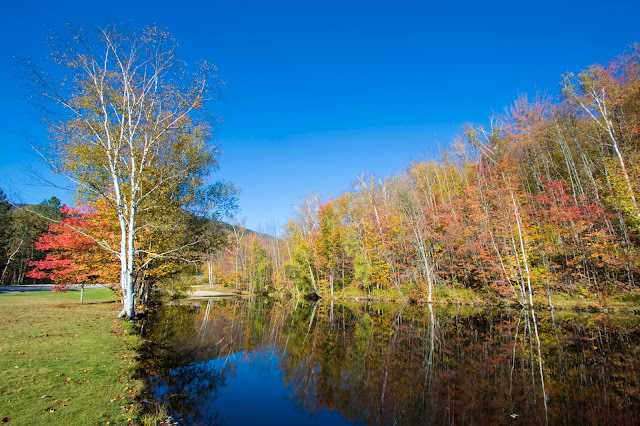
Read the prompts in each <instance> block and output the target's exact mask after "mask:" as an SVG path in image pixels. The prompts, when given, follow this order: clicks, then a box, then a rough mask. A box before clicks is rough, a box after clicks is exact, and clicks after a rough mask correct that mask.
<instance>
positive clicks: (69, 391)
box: [0, 289, 140, 425]
mask: <svg viewBox="0 0 640 426" xmlns="http://www.w3.org/2000/svg"><path fill="white" fill-rule="evenodd" d="M84 299H85V303H83V304H80V303H79V300H80V292H79V291H69V292H66V293H50V292H33V293H20V294H4V295H0V312H2V315H1V316H0V376H1V377H2V380H1V381H0V418H2V419H4V418H8V419H9V423H8V424H11V425H36V424H42V425H44V424H47V425H56V424H58V425H63V424H64V425H72V424H73V425H75V424H83V425H89V424H126V423H130V422H133V421H134V420H133V419H135V416H136V408H135V404H134V401H133V398H132V396H135V395H136V394H137V392H138V391H139V389H140V384H139V383H138V382H136V381H134V380H132V379H131V377H132V374H133V372H134V369H135V349H136V347H137V345H138V343H139V342H138V337H137V336H135V335H133V334H130V333H128V332H127V331H125V325H124V324H127V323H124V322H122V321H120V320H118V319H117V318H116V315H117V313H118V311H119V304H118V303H116V301H115V298H114V296H113V294H112V292H111V291H110V290H107V289H91V290H85V295H84ZM129 419H132V420H129Z"/></svg>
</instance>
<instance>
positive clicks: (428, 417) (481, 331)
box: [142, 299, 640, 425]
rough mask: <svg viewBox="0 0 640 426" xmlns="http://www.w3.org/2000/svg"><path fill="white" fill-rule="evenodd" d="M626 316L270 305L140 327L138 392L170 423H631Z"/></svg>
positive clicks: (634, 381) (634, 413) (634, 328)
mask: <svg viewBox="0 0 640 426" xmlns="http://www.w3.org/2000/svg"><path fill="white" fill-rule="evenodd" d="M639 324H640V321H639V320H638V317H634V316H626V317H625V316H616V315H607V314H586V313H585V314H578V313H575V312H555V314H553V315H552V314H551V313H549V312H546V311H545V312H539V311H535V312H533V311H532V310H523V311H519V310H483V311H478V310H477V309H475V308H473V309H471V308H468V307H466V308H465V307H446V308H441V307H433V308H430V307H429V306H424V305H404V306H403V305H396V304H357V303H352V304H345V305H338V304H335V303H331V302H320V303H315V304H314V303H308V302H300V301H298V302H296V301H284V300H273V299H216V300H202V301H188V302H185V303H182V304H179V305H175V306H164V307H162V308H160V309H159V310H157V311H156V312H155V313H154V314H153V315H152V316H151V317H150V318H149V321H148V322H147V324H146V325H145V330H144V331H145V335H146V338H147V341H148V344H147V348H146V353H145V358H144V360H143V363H142V364H143V375H144V378H145V379H146V382H147V391H148V393H149V395H150V396H151V397H153V398H155V399H156V400H157V401H158V402H160V403H163V404H166V406H167V407H168V409H169V412H170V414H172V416H173V418H174V420H175V421H177V422H178V423H180V424H225V425H245V424H246V425H249V424H255V425H258V424H260V425H271V424H273V425H287V424H295V425H305V424H311V425H340V424H410V425H411V424H479V425H485V424H487V425H488V424H608V425H616V424H640V417H639V416H640V388H639V386H640V328H639Z"/></svg>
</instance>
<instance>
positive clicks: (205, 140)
mask: <svg viewBox="0 0 640 426" xmlns="http://www.w3.org/2000/svg"><path fill="white" fill-rule="evenodd" d="M51 57H52V59H53V67H52V68H53V70H52V72H50V73H47V72H45V71H43V70H41V69H40V68H39V67H38V66H36V65H35V64H34V63H33V62H32V61H31V60H28V59H27V60H25V61H24V67H23V69H24V71H25V80H26V82H27V83H28V84H29V85H30V86H31V87H32V89H33V91H34V93H35V95H36V96H35V100H36V101H37V102H40V103H41V104H44V105H45V106H46V107H48V111H50V112H51V114H49V115H47V117H46V118H47V124H48V126H49V130H50V134H51V138H50V143H49V144H48V145H47V146H42V147H38V150H39V153H40V154H41V156H42V157H43V158H44V159H45V160H46V161H47V163H48V164H49V165H50V166H51V168H52V170H53V171H54V172H55V173H58V174H61V175H63V176H65V177H67V178H68V179H69V181H70V182H71V184H72V186H73V187H74V189H75V191H76V194H77V196H78V198H79V199H81V200H85V201H95V200H98V199H104V200H105V205H106V206H108V208H109V209H111V210H112V211H113V212H114V214H115V216H116V217H117V222H118V227H119V231H118V232H119V238H118V243H117V244H115V245H113V244H110V243H108V242H105V241H102V240H100V239H98V238H96V236H94V235H87V237H88V238H90V239H93V240H94V242H95V243H96V244H98V246H100V247H101V248H102V249H104V250H106V251H107V252H109V253H111V254H112V255H113V256H114V258H117V259H118V261H119V263H120V286H121V291H122V301H123V309H122V312H121V313H120V316H126V317H129V318H131V317H133V316H134V315H135V302H136V282H137V280H138V279H139V277H140V273H141V271H143V270H144V269H145V268H147V267H148V266H149V265H150V264H151V263H153V262H154V261H156V260H159V259H176V258H181V253H182V251H183V249H185V248H187V247H189V246H191V245H195V244H197V242H196V241H190V242H186V243H185V244H182V245H179V246H171V247H166V246H162V245H158V246H157V250H156V247H153V246H152V247H149V246H141V244H140V240H141V236H142V234H143V233H145V232H158V231H161V230H162V229H165V230H171V229H174V228H175V226H176V223H175V221H174V218H176V217H179V216H180V215H181V214H182V212H189V213H194V214H195V213H197V214H210V213H211V212H212V211H214V209H215V208H216V207H217V208H218V210H219V211H220V210H226V209H227V208H230V207H232V206H233V200H234V195H235V190H234V188H233V187H232V186H231V185H229V184H226V183H223V182H216V183H212V182H211V180H210V178H209V177H210V173H211V171H212V170H213V169H215V168H216V167H217V164H218V161H217V156H218V154H219V150H218V148H217V147H216V146H214V145H212V144H211V143H210V142H211V138H212V129H211V121H210V120H209V119H208V117H207V111H206V109H205V105H206V103H207V102H208V101H211V100H213V99H214V97H215V90H216V89H217V87H218V85H219V79H218V78H217V77H216V74H215V71H216V69H215V66H213V65H210V64H207V63H200V64H198V65H197V66H196V67H192V68H188V67H187V66H186V64H185V63H184V62H183V61H182V60H180V59H179V58H178V56H177V49H176V42H175V41H174V39H173V38H172V37H171V35H170V34H169V33H167V32H166V31H165V30H163V29H160V28H157V27H153V26H152V27H145V28H143V29H140V30H136V29H123V28H119V27H116V26H107V27H102V28H98V29H97V30H96V31H95V33H93V34H87V33H85V32H84V31H82V30H80V29H77V28H74V27H72V26H68V28H67V31H66V32H65V33H64V34H62V35H57V36H55V37H54V38H52V40H51Z"/></svg>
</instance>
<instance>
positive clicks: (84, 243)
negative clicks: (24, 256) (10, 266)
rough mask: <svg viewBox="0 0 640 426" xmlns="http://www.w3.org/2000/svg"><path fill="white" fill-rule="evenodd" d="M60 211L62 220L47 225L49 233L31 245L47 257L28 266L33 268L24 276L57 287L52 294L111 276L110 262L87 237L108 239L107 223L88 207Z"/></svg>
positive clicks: (102, 216)
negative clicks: (97, 236) (44, 280)
mask: <svg viewBox="0 0 640 426" xmlns="http://www.w3.org/2000/svg"><path fill="white" fill-rule="evenodd" d="M60 210H61V212H62V213H64V215H65V218H64V219H62V220H61V221H60V222H58V223H50V224H49V231H48V232H46V233H44V234H42V236H41V237H40V239H39V240H38V241H36V242H35V244H34V246H35V248H36V249H38V250H44V251H45V252H46V253H47V254H46V257H45V258H44V259H43V260H38V261H33V262H30V263H29V265H30V266H33V267H34V268H33V269H32V270H31V271H29V273H28V274H27V276H29V277H31V278H39V279H44V278H47V279H50V280H51V281H53V282H54V283H56V286H55V287H54V288H53V291H54V292H55V291H65V290H66V289H67V288H68V287H69V286H71V285H73V284H83V283H85V284H86V283H90V282H96V280H98V279H102V280H103V282H105V281H104V280H105V279H108V277H109V276H110V275H112V269H113V262H112V259H109V258H108V253H107V252H106V251H104V250H103V249H102V248H100V247H98V244H97V243H96V242H95V240H93V239H92V238H89V237H88V236H87V235H92V236H94V238H95V236H96V235H100V236H103V237H106V238H108V237H109V228H110V224H109V222H108V219H107V218H106V217H105V216H104V215H101V214H100V212H99V211H98V210H97V209H94V208H91V207H83V208H81V209H74V208H71V207H68V206H63V207H62V208H61V209H60ZM83 234H86V235H83Z"/></svg>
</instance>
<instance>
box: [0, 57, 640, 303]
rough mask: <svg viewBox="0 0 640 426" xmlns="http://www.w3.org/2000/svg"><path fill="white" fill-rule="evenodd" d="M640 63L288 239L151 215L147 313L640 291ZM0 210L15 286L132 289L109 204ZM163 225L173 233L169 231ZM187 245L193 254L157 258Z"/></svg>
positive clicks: (348, 203)
mask: <svg viewBox="0 0 640 426" xmlns="http://www.w3.org/2000/svg"><path fill="white" fill-rule="evenodd" d="M639 49H640V48H639V47H638V46H636V47H635V48H633V49H631V50H630V51H629V52H627V53H625V54H623V55H621V56H619V57H617V58H616V59H615V60H613V61H611V62H610V63H607V64H603V65H593V66H591V67H589V68H588V69H586V70H584V71H582V72H581V73H579V74H576V75H574V74H569V75H566V76H564V77H563V79H562V81H561V91H560V93H559V94H558V95H557V96H545V95H538V96H537V97H536V98H535V99H528V98H527V97H526V96H521V97H520V98H518V99H517V100H516V101H515V102H514V103H513V104H512V105H511V106H510V107H509V108H508V110H506V111H505V113H504V114H502V115H500V116H495V117H493V118H492V120H491V122H490V124H489V126H488V127H483V126H478V125H468V126H466V127H465V128H464V129H463V130H462V131H461V133H460V135H459V136H457V137H456V138H455V140H453V141H452V142H451V143H450V145H449V148H448V149H446V150H444V151H442V152H440V153H438V154H437V156H433V157H432V158H430V159H428V160H425V161H421V162H414V163H412V164H410V165H409V166H408V167H407V168H406V169H405V170H403V171H401V172H399V173H398V174H396V175H395V176H392V177H386V178H377V177H375V176H365V175H361V176H359V177H358V178H357V179H356V180H355V181H354V182H353V186H352V189H351V190H349V191H346V192H344V193H343V194H342V195H340V196H339V197H337V198H335V199H327V200H324V199H320V197H319V196H318V195H308V196H306V197H305V198H303V199H302V200H301V201H300V202H299V203H298V205H297V206H296V212H297V213H296V214H295V216H294V217H292V218H291V219H290V220H289V222H288V223H287V224H286V226H285V227H284V229H283V230H282V232H280V231H277V230H276V231H274V232H273V233H274V234H276V235H277V236H270V235H266V234H259V233H256V232H253V231H250V230H247V229H246V228H245V227H243V226H240V225H237V224H233V225H225V226H223V227H222V226H221V224H220V223H219V222H215V221H211V220H207V219H204V218H202V217H201V216H197V215H194V214H192V213H189V212H187V211H186V210H184V209H183V210H181V209H178V208H167V209H166V210H167V211H166V212H161V213H155V214H146V215H145V216H141V218H143V220H144V223H145V226H144V229H143V230H141V232H139V233H137V234H136V237H135V238H136V240H135V244H136V247H138V248H139V249H137V252H136V253H137V255H138V256H140V258H139V259H138V260H137V265H138V269H137V274H138V275H136V277H135V279H136V281H135V282H136V286H137V287H136V291H135V294H137V295H139V296H140V297H141V300H142V301H143V302H145V301H148V298H149V297H150V294H151V288H152V287H153V286H154V285H155V284H157V283H160V284H161V283H163V282H164V283H165V285H167V286H168V287H171V288H173V289H175V288H180V286H181V285H182V286H183V287H185V286H187V285H189V284H192V283H193V282H194V281H193V280H196V281H198V280H199V281H200V282H202V283H205V284H207V283H208V284H209V285H210V286H214V285H222V286H226V287H231V288H233V289H235V290H243V291H250V292H252V293H272V292H279V293H283V294H290V295H297V296H304V295H307V296H308V295H312V296H314V297H337V296H340V297H344V296H347V297H354V298H355V297H380V296H383V295H387V296H390V297H396V298H399V299H409V300H412V301H425V302H431V301H434V300H437V299H438V298H439V297H441V296H442V295H443V294H445V293H446V292H448V291H453V290H454V289H463V290H464V289H468V290H473V291H475V292H477V293H478V294H480V295H491V296H492V297H498V298H502V299H507V300H511V301H514V302H517V303H519V304H521V305H532V304H533V300H534V296H536V295H537V296H543V297H544V298H546V299H548V301H549V303H550V304H551V295H552V294H553V293H565V294H569V295H574V296H578V297H579V296H584V295H592V296H596V297H598V298H606V297H607V296H608V295H612V294H619V293H626V292H632V291H634V289H635V288H636V283H637V282H638V280H639V279H640V275H639V273H640V269H639V268H640V261H639V259H640V257H639V256H638V250H639V243H640V241H639V239H638V231H639V230H640V229H639V227H640V210H639V207H638V201H637V199H636V194H637V193H638V189H639V188H640V167H639V166H640V165H639V160H640V156H639V154H640V153H639V150H638V144H639V141H640V61H639V60H640V50H639ZM0 198H1V200H0V221H2V224H1V225H2V226H1V227H0V229H1V234H0V266H1V267H2V277H1V280H2V284H22V283H27V282H32V281H30V280H43V279H45V280H50V281H52V282H55V283H59V284H61V285H62V286H63V287H64V286H65V285H68V284H70V283H84V282H102V283H111V284H113V285H114V287H115V286H116V285H117V284H118V281H119V279H120V277H119V274H120V266H119V264H118V263H116V262H114V261H113V257H112V256H111V257H110V255H111V254H110V253H108V250H105V248H108V247H116V246H117V244H118V238H119V234H118V217H117V215H116V214H115V213H114V211H112V210H110V209H109V208H108V207H107V205H106V204H105V203H106V202H105V201H104V200H102V201H101V200H100V199H94V200H93V201H89V202H85V203H84V204H82V205H81V206H79V207H78V208H76V209H72V208H69V207H65V206H62V205H61V204H60V201H59V200H57V199H56V198H55V197H54V198H51V199H50V200H46V201H44V202H43V203H41V204H39V205H37V206H29V207H20V208H15V207H14V208H12V207H11V205H10V204H9V203H8V202H7V199H6V196H5V195H4V193H2V194H0ZM101 203H102V204H101ZM165 213H166V214H170V215H171V223H172V224H173V225H172V227H171V231H170V232H168V231H167V228H166V227H165V228H161V227H159V224H160V223H166V217H164V216H162V214H165ZM46 218H48V219H46ZM51 218H53V219H55V220H54V221H53V222H52V221H51V220H50V219H51ZM153 224H156V226H155V227H154V226H153ZM140 247H143V248H142V249H140ZM173 247H181V251H180V252H179V256H156V255H153V253H172V252H173V249H172V248H173ZM194 277H195V278H194ZM166 283H171V284H166ZM181 283H182V284H181ZM145 286H146V287H145Z"/></svg>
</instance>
